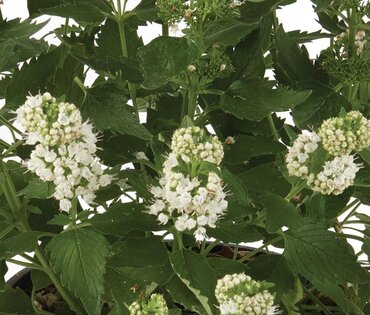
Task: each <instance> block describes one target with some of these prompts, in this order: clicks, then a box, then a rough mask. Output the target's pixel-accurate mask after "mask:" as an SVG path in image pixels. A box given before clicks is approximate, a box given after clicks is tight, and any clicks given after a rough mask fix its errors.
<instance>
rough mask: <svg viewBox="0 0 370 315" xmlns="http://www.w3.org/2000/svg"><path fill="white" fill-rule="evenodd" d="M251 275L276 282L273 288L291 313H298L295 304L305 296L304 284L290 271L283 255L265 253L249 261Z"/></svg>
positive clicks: (257, 278)
mask: <svg viewBox="0 0 370 315" xmlns="http://www.w3.org/2000/svg"><path fill="white" fill-rule="evenodd" d="M248 268H250V272H249V274H250V276H251V277H252V278H253V279H256V280H265V281H268V282H272V283H274V285H275V286H274V287H273V290H274V291H275V292H276V296H277V299H279V300H281V301H282V302H283V304H284V306H285V307H286V309H287V310H288V311H289V315H298V314H299V313H298V312H297V311H298V309H297V307H296V306H295V304H296V303H297V302H298V301H300V300H301V299H302V297H303V289H302V284H301V282H300V281H299V279H298V278H297V277H295V276H294V275H293V274H292V272H291V271H290V269H289V267H288V265H287V262H286V260H285V258H284V256H282V255H274V254H271V255H270V254H265V255H260V256H258V257H256V259H254V260H252V261H251V262H250V263H248Z"/></svg>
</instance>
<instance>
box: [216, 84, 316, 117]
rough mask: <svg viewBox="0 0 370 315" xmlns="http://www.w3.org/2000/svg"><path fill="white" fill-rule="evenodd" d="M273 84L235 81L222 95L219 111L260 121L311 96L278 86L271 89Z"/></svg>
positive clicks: (308, 93)
mask: <svg viewBox="0 0 370 315" xmlns="http://www.w3.org/2000/svg"><path fill="white" fill-rule="evenodd" d="M275 84H276V82H274V81H266V80H256V79H250V80H244V81H235V82H234V83H232V84H231V86H230V87H229V88H228V89H227V91H226V92H225V93H224V94H223V95H222V97H221V104H220V105H221V109H222V110H223V111H224V112H226V113H230V114H233V115H234V116H236V117H238V118H241V119H243V118H247V119H250V120H256V121H260V120H262V119H263V118H265V117H266V116H268V115H269V114H271V113H272V112H279V111H286V110H288V109H292V108H293V107H295V106H296V105H298V104H300V103H302V102H303V101H305V100H306V99H307V98H308V97H309V95H310V94H311V92H310V91H303V92H298V91H294V90H290V89H288V88H287V87H280V86H279V87H277V88H275V89H273V87H274V85H275Z"/></svg>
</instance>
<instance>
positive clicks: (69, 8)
mask: <svg viewBox="0 0 370 315" xmlns="http://www.w3.org/2000/svg"><path fill="white" fill-rule="evenodd" d="M40 11H41V12H42V13H44V14H48V15H57V16H61V17H65V18H72V19H75V20H77V21H83V22H91V23H95V22H102V21H103V20H104V19H105V18H106V15H107V13H110V8H109V5H108V3H107V2H105V1H99V0H89V1H86V0H63V1H60V2H56V3H54V5H53V6H50V7H48V8H42V9H41V10H40Z"/></svg>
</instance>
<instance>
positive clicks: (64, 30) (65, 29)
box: [63, 17, 69, 35]
mask: <svg viewBox="0 0 370 315" xmlns="http://www.w3.org/2000/svg"><path fill="white" fill-rule="evenodd" d="M68 23H69V18H68V17H67V18H66V20H65V23H64V29H63V35H67V33H68Z"/></svg>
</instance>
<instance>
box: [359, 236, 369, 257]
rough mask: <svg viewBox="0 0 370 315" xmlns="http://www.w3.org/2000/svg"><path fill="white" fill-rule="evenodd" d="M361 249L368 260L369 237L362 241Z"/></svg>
mask: <svg viewBox="0 0 370 315" xmlns="http://www.w3.org/2000/svg"><path fill="white" fill-rule="evenodd" d="M361 250H363V251H364V253H365V254H366V255H367V259H368V260H370V238H369V237H366V238H365V241H364V243H363V244H362V247H361Z"/></svg>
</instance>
